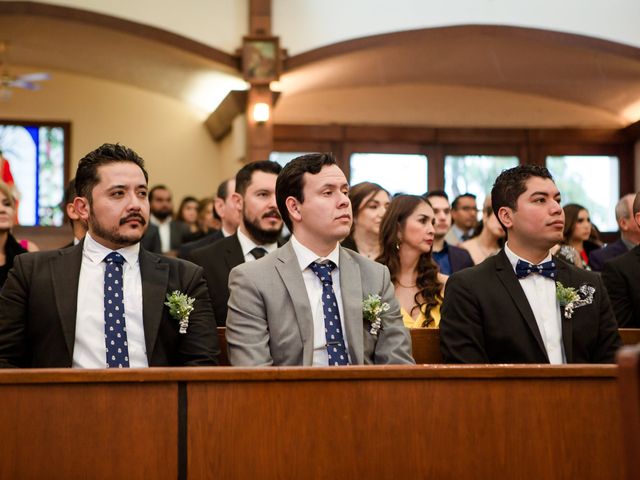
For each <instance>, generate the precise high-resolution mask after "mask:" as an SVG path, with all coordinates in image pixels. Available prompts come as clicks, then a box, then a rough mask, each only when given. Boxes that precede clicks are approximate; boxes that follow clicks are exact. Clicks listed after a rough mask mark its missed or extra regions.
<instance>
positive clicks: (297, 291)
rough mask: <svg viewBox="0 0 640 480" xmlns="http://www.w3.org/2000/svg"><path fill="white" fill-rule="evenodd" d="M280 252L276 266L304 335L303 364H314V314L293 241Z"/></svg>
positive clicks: (301, 332) (301, 333)
mask: <svg viewBox="0 0 640 480" xmlns="http://www.w3.org/2000/svg"><path fill="white" fill-rule="evenodd" d="M278 252H279V253H278V261H276V263H275V266H276V270H277V271H278V274H279V275H280V278H281V279H282V282H283V283H284V286H285V288H286V289H287V291H288V292H289V297H290V298H291V302H292V303H293V310H294V313H295V321H296V322H297V323H298V327H299V329H300V335H301V336H302V359H303V365H312V364H313V316H312V314H311V306H310V305H309V296H308V295H307V290H306V288H305V286H304V279H303V278H302V272H301V271H300V264H299V263H298V258H297V257H296V254H295V252H294V251H293V246H292V245H291V243H288V244H286V245H285V246H284V247H282V248H280V249H279V250H278ZM283 313H284V312H283Z"/></svg>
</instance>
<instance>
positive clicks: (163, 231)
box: [149, 215, 171, 253]
mask: <svg viewBox="0 0 640 480" xmlns="http://www.w3.org/2000/svg"><path fill="white" fill-rule="evenodd" d="M149 221H150V222H151V223H153V224H154V225H155V226H156V227H158V233H159V234H160V248H161V249H162V253H164V252H168V251H169V250H171V217H169V218H167V219H166V220H165V221H164V222H163V221H161V220H159V219H157V218H156V217H154V216H153V215H151V216H150V217H149Z"/></svg>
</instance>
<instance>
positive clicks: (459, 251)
mask: <svg viewBox="0 0 640 480" xmlns="http://www.w3.org/2000/svg"><path fill="white" fill-rule="evenodd" d="M447 248H448V251H449V262H450V263H451V272H452V273H456V272H458V271H460V270H462V269H463V268H469V267H473V265H474V263H473V260H472V259H471V255H469V252H468V251H467V250H465V249H464V248H460V247H456V246H455V245H447Z"/></svg>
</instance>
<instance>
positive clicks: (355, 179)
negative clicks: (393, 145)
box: [349, 153, 429, 196]
mask: <svg viewBox="0 0 640 480" xmlns="http://www.w3.org/2000/svg"><path fill="white" fill-rule="evenodd" d="M428 162H429V160H428V158H427V156H426V155H418V154H405V153H354V154H352V155H351V157H350V159H349V169H350V170H349V171H350V172H351V178H350V182H349V183H350V184H351V185H355V184H357V183H361V182H374V183H377V184H379V185H381V186H382V187H383V188H384V189H386V190H387V191H388V192H389V193H390V194H391V195H392V196H393V195H397V194H401V193H406V194H411V195H422V194H423V193H425V192H426V191H427V186H428V178H427V175H428V173H427V172H428Z"/></svg>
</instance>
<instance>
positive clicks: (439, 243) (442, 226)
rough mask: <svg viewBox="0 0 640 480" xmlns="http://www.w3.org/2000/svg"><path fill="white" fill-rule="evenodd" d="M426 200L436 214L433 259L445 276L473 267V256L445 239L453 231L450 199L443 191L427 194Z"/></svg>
mask: <svg viewBox="0 0 640 480" xmlns="http://www.w3.org/2000/svg"><path fill="white" fill-rule="evenodd" d="M424 198H426V199H427V201H428V202H429V203H430V204H431V207H432V208H433V213H434V214H435V219H436V224H435V229H436V234H435V237H434V239H433V250H432V252H431V257H432V258H433V260H434V261H435V262H436V263H437V264H438V266H439V267H440V272H441V273H443V274H444V275H451V274H452V273H455V272H457V271H459V270H462V269H463V268H467V267H473V260H472V259H471V255H469V252H467V251H466V250H465V249H464V248H460V247H456V246H454V245H449V244H448V243H447V242H446V241H445V237H446V235H447V233H448V232H449V230H450V229H451V205H449V197H448V195H447V193H446V192H445V191H443V190H434V191H431V192H427V193H426V194H425V195H424Z"/></svg>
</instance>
